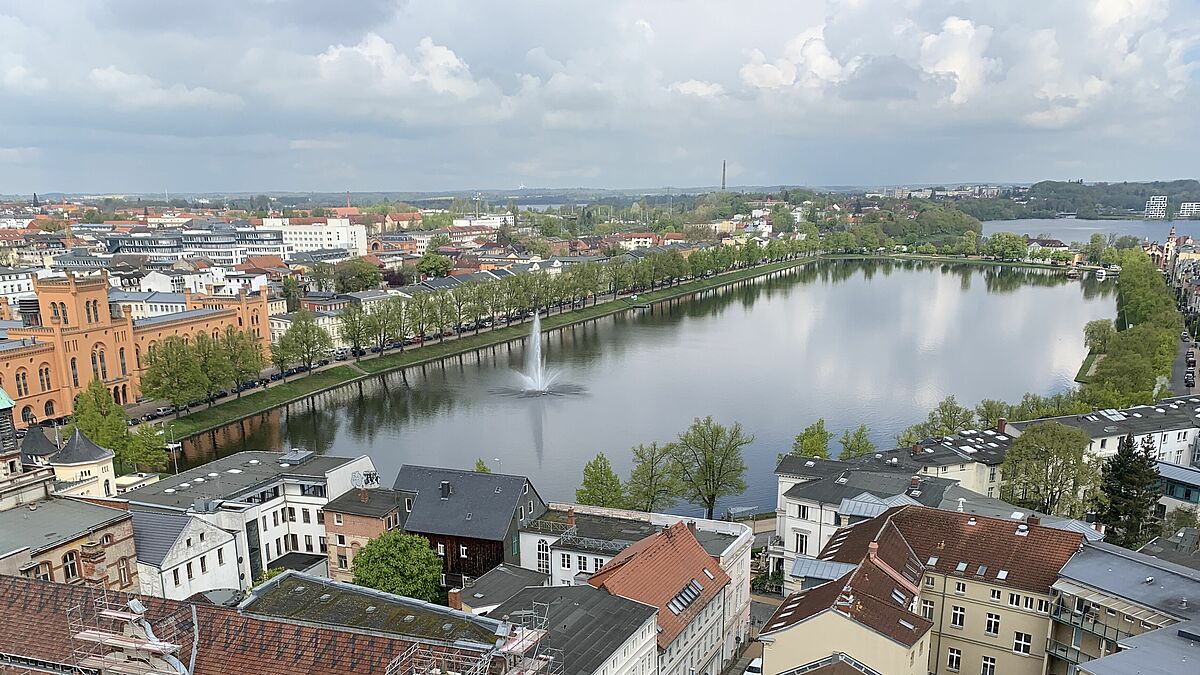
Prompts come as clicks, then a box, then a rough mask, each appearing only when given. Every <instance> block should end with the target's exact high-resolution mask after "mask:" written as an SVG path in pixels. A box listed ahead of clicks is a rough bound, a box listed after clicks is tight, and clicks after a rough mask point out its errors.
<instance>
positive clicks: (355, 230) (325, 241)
mask: <svg viewBox="0 0 1200 675" xmlns="http://www.w3.org/2000/svg"><path fill="white" fill-rule="evenodd" d="M262 227H263V229H268V230H278V231H279V232H280V233H281V235H282V237H283V243H284V244H285V245H286V246H287V247H288V248H289V249H290V250H291V252H292V253H304V252H309V251H320V250H323V249H334V248H343V249H346V250H347V251H349V252H350V255H352V256H363V255H366V254H367V227H366V225H361V224H359V225H355V224H353V223H351V222H350V220H349V219H348V218H328V219H326V218H263V224H262Z"/></svg>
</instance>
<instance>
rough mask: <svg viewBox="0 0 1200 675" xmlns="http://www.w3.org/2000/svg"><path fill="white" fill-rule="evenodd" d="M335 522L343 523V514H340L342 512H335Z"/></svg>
mask: <svg viewBox="0 0 1200 675" xmlns="http://www.w3.org/2000/svg"><path fill="white" fill-rule="evenodd" d="M333 524H334V525H341V524H342V514H340V513H335V514H333Z"/></svg>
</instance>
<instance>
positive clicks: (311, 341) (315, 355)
mask: <svg viewBox="0 0 1200 675" xmlns="http://www.w3.org/2000/svg"><path fill="white" fill-rule="evenodd" d="M279 342H280V343H281V344H282V345H283V348H284V349H285V350H286V351H287V353H288V354H290V355H291V356H292V357H293V359H294V360H295V361H299V362H300V363H302V364H304V366H305V367H306V368H308V369H310V370H311V369H312V366H313V364H314V363H316V362H317V361H319V360H320V359H321V357H322V356H324V355H325V354H326V353H327V352H328V351H329V350H331V349H333V338H331V337H330V336H329V331H327V330H325V329H324V328H322V327H321V326H319V325H317V320H316V319H315V318H313V315H312V314H311V313H310V312H308V311H306V310H303V309H302V310H300V311H299V312H296V313H294V314H292V325H291V326H290V327H289V328H288V329H287V331H286V332H284V334H283V336H282V337H280V338H279Z"/></svg>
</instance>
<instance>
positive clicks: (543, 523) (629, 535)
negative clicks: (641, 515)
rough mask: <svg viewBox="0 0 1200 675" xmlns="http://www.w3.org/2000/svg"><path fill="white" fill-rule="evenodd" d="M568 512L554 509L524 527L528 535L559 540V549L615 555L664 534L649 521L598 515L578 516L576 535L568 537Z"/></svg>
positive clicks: (572, 534)
mask: <svg viewBox="0 0 1200 675" xmlns="http://www.w3.org/2000/svg"><path fill="white" fill-rule="evenodd" d="M566 525H567V511H564V510H561V509H550V510H547V511H546V512H545V513H543V514H542V515H541V517H539V518H538V519H537V520H535V521H531V522H529V523H526V524H525V525H523V526H522V527H521V529H522V530H524V531H526V532H542V533H546V534H550V535H553V536H555V537H559V539H558V543H557V544H555V546H556V547H558V548H565V549H568V550H573V551H585V552H588V553H606V554H608V555H612V554H614V553H617V552H619V551H621V550H623V549H624V548H625V547H626V546H629V545H630V544H632V543H634V542H637V541H641V540H643V539H645V538H646V537H649V536H650V535H652V534H655V533H657V532H658V531H660V530H662V526H660V525H655V524H653V523H651V522H649V521H642V520H632V519H629V518H614V517H612V516H602V515H597V514H594V513H579V512H576V513H575V531H574V532H573V533H571V534H564V533H563V532H564V529H565V528H566Z"/></svg>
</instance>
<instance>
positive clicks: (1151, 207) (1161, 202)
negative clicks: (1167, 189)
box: [1142, 195, 1167, 220]
mask: <svg viewBox="0 0 1200 675" xmlns="http://www.w3.org/2000/svg"><path fill="white" fill-rule="evenodd" d="M1142 217H1143V218H1146V219H1148V220H1149V219H1154V220H1162V219H1163V218H1166V217H1167V196H1166V195H1154V196H1152V197H1150V199H1147V200H1146V210H1145V211H1143V212H1142Z"/></svg>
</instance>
